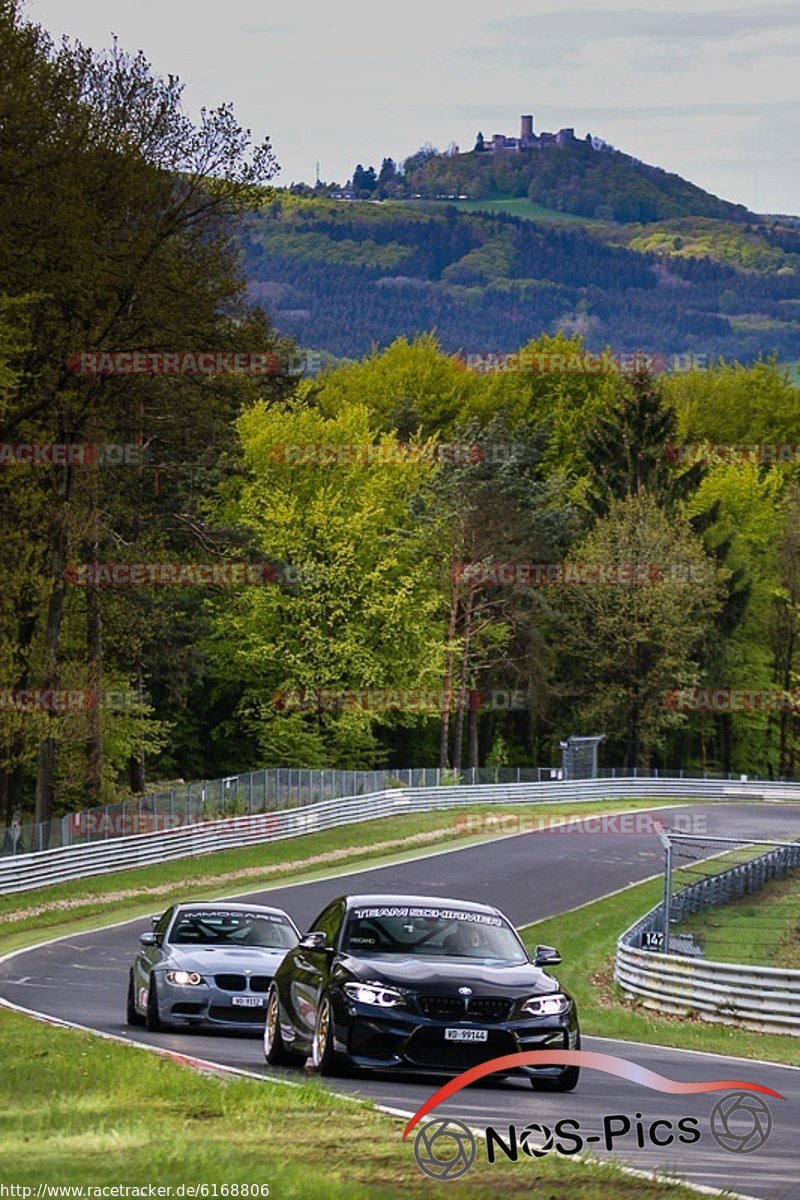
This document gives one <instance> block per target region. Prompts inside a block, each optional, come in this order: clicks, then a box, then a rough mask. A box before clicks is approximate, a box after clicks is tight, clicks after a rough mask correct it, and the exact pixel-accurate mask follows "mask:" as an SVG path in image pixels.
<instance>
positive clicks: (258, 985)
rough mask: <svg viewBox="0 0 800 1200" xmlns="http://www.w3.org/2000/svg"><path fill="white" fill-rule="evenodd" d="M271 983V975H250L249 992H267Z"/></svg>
mask: <svg viewBox="0 0 800 1200" xmlns="http://www.w3.org/2000/svg"><path fill="white" fill-rule="evenodd" d="M271 983H272V976H271V975H251V976H250V991H251V992H268V991H269V985H270V984H271Z"/></svg>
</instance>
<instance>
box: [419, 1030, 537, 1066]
mask: <svg viewBox="0 0 800 1200" xmlns="http://www.w3.org/2000/svg"><path fill="white" fill-rule="evenodd" d="M516 1049H517V1044H516V1042H515V1041H514V1038H513V1037H512V1036H511V1034H510V1033H506V1032H505V1030H502V1029H493V1030H491V1031H490V1033H489V1037H488V1039H487V1040H486V1041H485V1042H446V1041H445V1040H444V1037H443V1036H442V1031H441V1029H425V1028H422V1029H418V1030H417V1031H416V1033H414V1034H412V1035H411V1037H410V1038H409V1040H408V1044H407V1046H406V1052H405V1053H406V1058H407V1059H408V1061H409V1062H412V1063H415V1064H416V1065H417V1066H420V1067H440V1068H442V1069H443V1070H455V1071H464V1070H466V1068H467V1067H474V1066H476V1065H477V1064H478V1063H482V1062H486V1061H487V1059H490V1058H499V1057H500V1056H501V1055H503V1054H514V1053H515V1051H516Z"/></svg>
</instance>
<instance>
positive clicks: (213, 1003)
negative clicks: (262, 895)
mask: <svg viewBox="0 0 800 1200" xmlns="http://www.w3.org/2000/svg"><path fill="white" fill-rule="evenodd" d="M151 925H152V929H151V930H150V931H148V932H147V933H143V934H142V935H141V936H140V938H139V943H140V944H139V949H138V952H137V954H136V958H135V959H134V961H133V964H132V966H131V969H130V972H129V974H128V1000H127V1012H126V1016H127V1021H128V1024H129V1025H146V1026H147V1028H148V1029H150V1030H159V1029H170V1028H175V1029H178V1028H183V1029H186V1028H188V1027H190V1026H204V1027H206V1028H212V1027H213V1028H217V1029H238V1030H241V1031H242V1032H258V1033H263V1030H264V1019H265V1014H266V1002H267V992H268V991H269V987H270V984H271V983H272V979H273V976H274V974H275V972H276V971H277V969H278V967H279V966H280V964H281V962H282V961H283V958H284V956H285V954H286V952H287V951H288V950H291V949H292V948H293V947H294V946H296V945H297V943H298V941H299V940H300V933H299V931H298V929H297V926H296V925H295V923H294V922H293V921H292V919H291V917H290V916H289V915H288V914H287V913H285V912H284V911H283V910H282V909H280V908H268V907H265V906H263V905H257V904H232V903H229V902H228V901H224V900H220V901H214V900H208V901H197V902H195V903H192V904H176V905H174V906H173V907H172V908H169V909H167V911H166V912H164V913H161V914H160V915H158V916H155V917H153V918H152V920H151Z"/></svg>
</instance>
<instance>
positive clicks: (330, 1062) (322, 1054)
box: [311, 992, 350, 1075]
mask: <svg viewBox="0 0 800 1200" xmlns="http://www.w3.org/2000/svg"><path fill="white" fill-rule="evenodd" d="M311 1064H312V1066H313V1068H314V1070H315V1071H317V1072H318V1073H319V1074H320V1075H346V1074H347V1073H348V1070H349V1068H350V1060H349V1059H348V1058H347V1057H346V1056H345V1055H344V1054H339V1052H338V1051H337V1050H335V1049H334V1045H333V1006H332V1004H331V998H330V996H329V995H328V993H327V992H324V993H323V994H322V996H321V997H320V1000H319V1004H318V1005H317V1019H316V1022H315V1024H314V1039H313V1041H312V1043H311Z"/></svg>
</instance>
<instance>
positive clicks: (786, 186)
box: [27, 0, 800, 213]
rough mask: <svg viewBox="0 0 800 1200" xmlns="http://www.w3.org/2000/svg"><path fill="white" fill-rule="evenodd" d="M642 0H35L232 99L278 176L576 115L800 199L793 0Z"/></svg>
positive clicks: (720, 188)
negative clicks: (523, 117)
mask: <svg viewBox="0 0 800 1200" xmlns="http://www.w3.org/2000/svg"><path fill="white" fill-rule="evenodd" d="M682 2H683V3H684V4H685V5H686V7H685V9H683V10H682V11H677V12H676V11H674V8H673V6H672V4H671V3H669V0H647V7H641V8H632V7H629V4H626V3H625V0H578V2H577V3H574V4H572V3H570V2H569V0H565V2H563V3H561V4H556V3H554V2H553V0H543V2H541V3H540V2H537V0H533V2H532V3H530V2H529V3H527V4H525V3H522V2H521V0H490V3H477V2H476V0H401V2H400V3H392V0H335V2H334V3H331V2H330V0H326V2H323V0H305V2H304V3H299V2H298V0H215V2H213V3H211V2H210V0H29V3H28V9H27V11H28V14H29V16H30V17H31V18H32V19H34V20H37V21H39V22H40V23H41V24H43V25H44V26H45V27H46V28H47V29H48V30H49V31H50V32H51V34H53V35H56V36H60V35H61V34H62V33H65V32H66V33H69V34H72V35H74V36H76V37H78V38H80V40H81V41H82V42H84V43H85V44H87V45H91V46H94V47H95V48H96V49H100V48H103V47H106V46H108V45H109V43H110V40H111V34H112V33H116V34H117V35H118V37H119V39H120V42H121V44H122V45H123V46H124V47H125V48H126V49H128V50H131V51H135V50H139V49H142V50H144V51H145V53H146V54H147V56H148V58H149V59H150V61H151V62H152V63H153V66H154V68H155V70H156V71H157V72H158V73H160V74H168V73H172V74H176V75H178V76H180V78H181V79H182V80H183V82H184V84H185V86H186V90H185V100H186V107H187V109H188V110H189V112H191V113H193V114H194V113H196V112H197V110H198V109H199V108H200V106H201V105H206V106H207V107H213V106H215V105H217V104H219V103H222V102H223V101H233V103H234V105H235V107H236V112H237V116H238V118H239V120H240V122H241V123H242V124H244V125H246V126H249V127H250V128H251V129H252V130H253V133H254V134H256V135H258V137H259V138H260V137H262V136H264V135H267V136H269V138H270V139H271V141H272V145H273V148H274V150H275V153H276V155H277V157H278V160H279V162H280V164H281V167H282V172H281V175H280V177H279V179H278V182H279V183H286V184H288V183H290V182H291V181H293V180H301V179H303V180H306V181H308V182H313V180H314V174H315V169H316V163H317V162H319V164H320V174H321V176H322V178H323V179H326V180H336V181H337V182H339V183H342V182H344V181H345V179H346V178H347V177H348V176H349V175H350V174H351V173H352V170H353V166H354V165H355V163H356V162H362V163H363V164H364V165H365V166H368V165H370V164H372V165H374V166H375V167H376V168H377V167H379V166H380V161H381V159H382V158H383V157H384V156H385V155H391V156H392V157H394V158H398V159H402V158H405V157H406V156H407V155H408V154H411V153H412V152H413V151H414V150H416V149H417V148H418V147H419V146H420V145H422V144H423V143H424V142H427V141H431V142H433V143H434V145H436V146H438V147H439V148H440V149H444V148H445V147H446V146H447V145H448V144H449V143H450V142H451V141H455V142H456V143H457V144H458V145H459V146H460V147H461V148H462V149H471V147H472V145H473V142H474V137H475V134H476V132H477V130H478V129H480V130H482V131H483V133H484V134H486V135H487V137H488V136H490V135H491V134H492V133H495V132H498V133H499V132H503V133H509V134H517V133H518V132H519V116H520V114H521V113H533V114H534V120H535V128H536V130H537V131H540V130H543V129H545V130H556V129H558V128H560V127H561V126H564V125H572V126H574V127H575V132H576V134H578V136H583V135H584V134H586V133H587V132H591V133H593V134H596V135H598V136H600V137H603V138H605V139H606V140H607V141H609V142H612V143H613V144H614V145H615V146H616V147H618V148H619V149H621V150H625V151H627V152H628V153H630V154H634V155H636V156H637V157H638V158H642V159H644V160H645V161H646V162H651V163H655V164H657V165H658V166H662V167H665V168H666V169H667V170H671V171H677V172H678V173H679V174H681V175H683V176H685V177H686V178H688V179H691V180H692V181H693V182H695V183H697V184H699V185H700V186H701V187H704V188H707V189H708V190H709V191H711V192H714V193H716V194H717V195H720V196H724V197H725V198H726V199H729V200H735V201H738V202H739V203H742V204H746V205H748V207H751V208H755V209H756V210H757V211H760V212H784V213H800V153H798V150H799V149H800V137H798V128H800V121H799V120H798V118H800V71H798V60H799V59H800V5H798V4H797V3H792V4H783V3H780V2H776V3H774V4H773V3H771V2H770V0H767V2H766V3H765V4H763V5H762V6H761V7H760V8H759V9H755V10H754V9H751V7H750V2H736V3H731V2H730V0H682Z"/></svg>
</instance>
